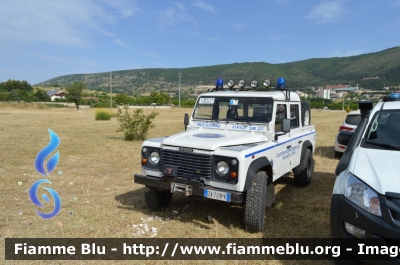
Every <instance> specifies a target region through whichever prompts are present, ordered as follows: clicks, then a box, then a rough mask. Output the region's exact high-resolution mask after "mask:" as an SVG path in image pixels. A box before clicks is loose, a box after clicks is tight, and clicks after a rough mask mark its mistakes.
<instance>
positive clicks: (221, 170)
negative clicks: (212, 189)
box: [217, 161, 229, 175]
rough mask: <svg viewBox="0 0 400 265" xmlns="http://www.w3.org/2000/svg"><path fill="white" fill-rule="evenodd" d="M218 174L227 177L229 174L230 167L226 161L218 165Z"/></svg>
mask: <svg viewBox="0 0 400 265" xmlns="http://www.w3.org/2000/svg"><path fill="white" fill-rule="evenodd" d="M217 172H218V173H219V174H221V175H225V174H226V173H228V172H229V166H228V163H226V162H225V161H219V162H218V164H217Z"/></svg>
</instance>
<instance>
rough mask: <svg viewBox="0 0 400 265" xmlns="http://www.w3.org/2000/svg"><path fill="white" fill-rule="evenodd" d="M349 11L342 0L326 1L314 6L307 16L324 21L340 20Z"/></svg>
mask: <svg viewBox="0 0 400 265" xmlns="http://www.w3.org/2000/svg"><path fill="white" fill-rule="evenodd" d="M347 13H348V11H347V10H346V9H345V7H344V6H343V4H342V3H341V2H340V1H324V2H321V3H320V4H319V5H317V6H314V7H313V8H312V10H311V12H310V14H308V16H306V18H308V19H315V20H317V21H318V22H323V23H327V22H339V21H340V20H341V18H342V17H343V16H344V15H345V14H347Z"/></svg>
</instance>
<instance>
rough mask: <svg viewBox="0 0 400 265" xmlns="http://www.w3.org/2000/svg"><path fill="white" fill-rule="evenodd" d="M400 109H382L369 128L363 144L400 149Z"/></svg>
mask: <svg viewBox="0 0 400 265" xmlns="http://www.w3.org/2000/svg"><path fill="white" fill-rule="evenodd" d="M399 136H400V110H381V111H379V112H377V113H376V114H375V116H374V117H373V118H372V120H371V123H370V125H369V127H368V129H367V134H366V135H365V138H364V142H363V146H364V147H368V148H378V149H391V150H400V137H399Z"/></svg>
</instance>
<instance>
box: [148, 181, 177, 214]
mask: <svg viewBox="0 0 400 265" xmlns="http://www.w3.org/2000/svg"><path fill="white" fill-rule="evenodd" d="M144 199H145V201H146V204H147V206H148V207H149V208H150V209H153V210H156V211H159V210H162V209H164V208H166V207H167V206H168V205H169V203H170V202H171V199H172V193H170V192H169V191H165V190H158V189H157V188H154V187H149V186H146V187H145V189H144Z"/></svg>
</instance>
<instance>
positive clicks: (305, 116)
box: [301, 102, 311, 126]
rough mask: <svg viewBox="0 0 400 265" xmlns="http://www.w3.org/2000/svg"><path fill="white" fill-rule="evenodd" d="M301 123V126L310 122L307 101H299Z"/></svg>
mask: <svg viewBox="0 0 400 265" xmlns="http://www.w3.org/2000/svg"><path fill="white" fill-rule="evenodd" d="M301 124H302V125H303V126H308V125H310V124H311V110H310V105H309V104H308V102H301Z"/></svg>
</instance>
